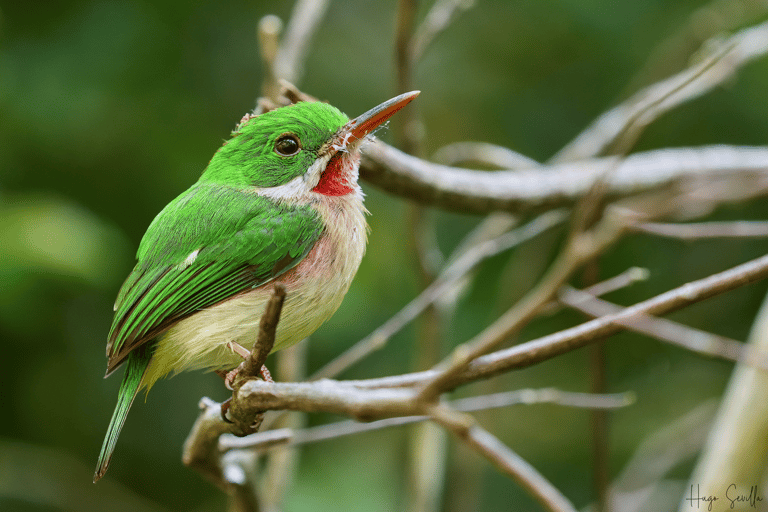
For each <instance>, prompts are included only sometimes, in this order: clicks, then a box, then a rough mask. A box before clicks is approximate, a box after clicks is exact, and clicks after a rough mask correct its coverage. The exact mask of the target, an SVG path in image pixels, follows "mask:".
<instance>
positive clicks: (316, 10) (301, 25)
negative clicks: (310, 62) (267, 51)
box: [275, 0, 329, 83]
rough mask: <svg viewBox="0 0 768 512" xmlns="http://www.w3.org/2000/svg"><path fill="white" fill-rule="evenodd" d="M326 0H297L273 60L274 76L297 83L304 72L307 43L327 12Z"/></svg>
mask: <svg viewBox="0 0 768 512" xmlns="http://www.w3.org/2000/svg"><path fill="white" fill-rule="evenodd" d="M328 4H329V2H328V0H298V1H297V2H296V4H295V5H294V6H293V11H292V12H291V18H290V20H289V21H288V26H287V27H286V30H285V36H284V37H283V41H282V44H281V45H280V48H279V49H278V51H277V56H276V58H275V76H276V77H277V78H278V79H284V80H288V81H289V82H293V83H297V82H299V81H300V80H301V76H302V74H303V72H304V70H303V66H304V62H305V61H306V58H307V51H308V49H309V46H310V45H309V43H310V41H311V40H312V36H314V34H315V31H317V27H318V26H319V25H320V22H321V21H322V20H323V16H325V12H326V11H327V10H328Z"/></svg>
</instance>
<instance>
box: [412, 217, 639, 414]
mask: <svg viewBox="0 0 768 512" xmlns="http://www.w3.org/2000/svg"><path fill="white" fill-rule="evenodd" d="M626 222H627V220H626V219H625V218H624V216H623V215H622V214H621V213H619V212H618V211H617V210H611V211H609V212H607V214H606V215H605V216H604V217H603V219H602V220H601V221H600V222H599V223H598V224H597V225H596V226H595V227H594V228H593V229H592V230H591V231H590V232H585V233H574V234H573V236H571V237H570V239H569V240H568V243H567V245H566V247H565V248H564V249H563V251H562V252H561V253H560V255H559V256H558V257H557V259H556V260H555V261H554V263H553V264H552V266H551V267H550V268H549V270H548V271H547V273H546V274H545V275H544V276H543V277H542V279H541V281H539V283H538V284H537V285H536V286H535V287H534V288H533V289H532V290H531V291H530V292H528V294H526V295H525V296H524V297H523V298H522V299H521V300H520V301H519V302H518V303H517V304H515V305H514V306H513V307H512V308H511V309H509V310H508V311H507V312H506V313H504V315H502V316H501V317H500V318H499V319H498V320H496V321H495V322H494V323H493V324H491V325H490V326H489V327H487V328H486V329H485V330H484V331H483V332H481V333H480V334H479V335H477V336H475V338H473V339H472V340H470V341H468V342H466V343H464V344H462V345H460V346H458V347H457V348H456V349H455V350H454V351H453V353H452V354H451V355H450V356H449V357H448V358H446V359H445V360H444V361H443V362H442V363H441V364H440V366H439V367H438V371H439V375H438V376H437V377H435V378H434V379H432V381H431V382H429V383H428V384H427V385H425V386H424V387H422V389H421V390H420V391H419V399H420V400H423V401H424V402H432V401H434V400H436V398H437V397H438V396H439V395H440V394H441V393H442V392H443V391H444V388H445V385H446V384H447V383H449V382H450V381H451V380H453V379H454V377H455V376H456V375H458V374H460V373H462V372H463V371H464V370H465V369H466V368H467V367H468V365H469V364H470V363H471V362H472V361H473V360H474V359H476V358H478V357H479V356H481V355H483V354H486V353H488V352H490V351H491V350H493V349H494V348H495V347H497V346H498V345H500V344H501V343H502V342H504V340H506V339H507V338H509V336H511V335H512V334H513V333H515V332H517V331H518V330H519V329H520V328H521V327H522V326H523V325H525V324H526V323H527V322H528V321H529V320H530V319H532V318H533V317H534V316H535V315H536V314H537V313H538V312H539V310H540V309H541V308H542V307H543V306H544V305H545V304H547V303H548V302H549V301H550V300H552V298H553V297H554V296H555V294H556V293H557V290H558V289H559V288H560V286H562V284H563V283H565V281H566V280H567V279H568V278H569V277H570V276H571V275H572V274H573V272H574V271H575V270H576V269H577V268H579V267H580V266H581V265H582V264H584V263H585V262H587V261H589V260H591V259H592V258H593V257H594V256H595V255H596V254H600V253H601V252H602V251H603V250H604V249H605V248H606V247H608V246H609V245H611V244H612V243H614V242H615V241H616V240H618V238H619V237H620V236H621V234H622V233H623V231H624V229H625V226H626Z"/></svg>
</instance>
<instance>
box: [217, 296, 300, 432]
mask: <svg viewBox="0 0 768 512" xmlns="http://www.w3.org/2000/svg"><path fill="white" fill-rule="evenodd" d="M285 295H286V291H285V285H283V284H282V283H275V284H274V285H273V292H272V296H271V297H270V298H269V302H267V305H266V307H265V308H264V313H263V314H262V315H261V320H260V321H259V335H258V337H257V338H256V343H254V345H253V348H252V349H251V353H250V354H249V356H248V358H247V359H246V360H245V361H244V363H243V366H242V367H241V368H240V370H239V371H238V373H237V377H236V380H235V383H234V385H233V386H232V388H233V391H232V400H231V405H230V407H229V411H228V412H227V417H228V418H229V419H231V421H232V423H234V427H235V428H236V429H237V433H238V434H242V435H247V434H251V433H253V432H256V431H258V429H259V427H260V426H261V422H262V421H263V420H264V415H263V414H262V413H261V412H260V411H254V410H253V409H249V408H247V407H246V408H243V407H241V404H240V401H239V400H238V389H239V388H240V386H242V385H243V383H244V382H247V381H248V380H249V379H255V378H257V376H259V375H261V374H262V369H263V367H264V362H265V361H266V360H267V356H268V355H269V353H270V352H272V347H273V346H274V345H275V334H276V332H277V324H278V322H279V321H280V313H281V312H282V310H283V302H284V301H285Z"/></svg>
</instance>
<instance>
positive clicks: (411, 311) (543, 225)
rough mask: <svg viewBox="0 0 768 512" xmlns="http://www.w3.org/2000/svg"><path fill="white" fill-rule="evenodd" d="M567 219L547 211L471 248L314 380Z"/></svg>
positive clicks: (374, 345) (377, 343)
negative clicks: (484, 266)
mask: <svg viewBox="0 0 768 512" xmlns="http://www.w3.org/2000/svg"><path fill="white" fill-rule="evenodd" d="M565 218H566V215H565V212H564V211H562V210H555V211H552V212H549V213H545V214H543V215H541V216H539V217H538V218H536V219H534V220H533V221H531V222H530V223H529V224H526V225H525V226H522V227H520V228H518V229H516V230H514V231H510V232H508V233H505V234H503V235H501V236H499V237H496V238H494V239H492V240H488V241H485V242H483V243H481V244H479V245H476V246H474V247H472V248H471V249H468V250H467V251H466V252H465V253H464V254H462V256H460V257H459V258H457V259H456V260H455V261H454V262H453V263H452V264H451V265H449V266H448V267H446V268H445V269H443V271H442V272H441V273H440V275H439V276H438V277H437V279H435V280H434V281H433V282H432V284H430V285H429V286H428V287H427V288H426V289H425V290H424V291H423V292H421V293H420V294H419V295H418V296H417V297H416V298H415V299H413V300H411V302H409V303H408V304H407V305H406V306H405V307H404V308H403V309H401V310H400V311H398V312H397V313H396V314H395V315H394V316H393V317H392V318H390V319H389V320H387V321H386V322H385V323H384V324H383V325H382V326H381V327H379V328H378V329H376V330H375V331H373V332H372V333H371V334H369V335H368V336H366V337H365V338H363V339H362V340H360V341H359V342H357V343H356V344H355V345H353V346H352V347H351V348H349V349H348V350H346V351H345V352H344V353H342V354H341V355H339V356H338V357H337V358H336V359H334V360H333V361H331V362H330V363H328V364H327V365H325V366H324V367H322V368H321V369H320V370H318V371H317V372H316V373H315V374H313V375H312V376H311V377H310V379H311V380H317V379H323V378H331V377H334V376H336V375H338V374H340V373H341V372H342V371H344V370H345V369H347V368H349V367H350V366H352V365H354V364H355V363H357V362H358V361H360V360H361V359H363V358H364V357H366V356H368V355H369V354H371V353H372V352H374V351H376V350H379V349H381V348H382V347H384V345H386V343H387V341H389V339H390V338H391V337H392V336H393V335H394V334H395V333H397V332H399V331H400V330H401V329H402V328H403V327H405V326H406V325H407V324H408V323H409V322H411V321H412V320H413V319H414V318H416V317H417V316H418V315H419V314H420V313H421V312H422V311H424V310H425V309H426V308H427V306H429V305H430V304H433V303H434V302H435V301H436V300H438V299H440V297H442V296H443V295H444V294H445V293H447V292H448V291H449V289H450V288H451V287H453V286H455V284H456V282H457V281H458V280H460V279H461V278H462V277H463V276H465V275H466V274H467V273H468V272H470V271H471V270H472V269H473V268H474V267H476V266H477V265H478V264H479V263H480V262H482V261H483V260H485V259H487V258H490V257H491V256H494V255H496V254H499V253H501V252H503V251H506V250H509V249H511V248H512V247H515V246H517V245H519V244H521V243H523V242H525V241H526V240H530V239H531V238H534V237H536V236H538V235H539V234H541V233H543V232H544V231H546V230H548V229H551V228H552V227H554V226H556V225H558V224H560V223H562V222H563V221H564V220H565Z"/></svg>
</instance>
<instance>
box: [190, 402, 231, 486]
mask: <svg viewBox="0 0 768 512" xmlns="http://www.w3.org/2000/svg"><path fill="white" fill-rule="evenodd" d="M198 405H199V407H200V411H201V412H200V415H199V416H198V417H197V420H195V424H194V425H193V426H192V430H191V431H190V433H189V436H187V439H186V441H184V450H183V452H182V456H181V460H182V462H183V463H184V465H185V466H188V467H190V468H192V469H195V470H196V471H198V472H199V473H201V474H202V475H203V476H204V477H205V478H207V479H208V480H210V481H211V482H213V483H214V484H216V485H217V486H218V487H219V488H220V489H222V490H223V491H228V490H229V486H228V482H227V480H226V479H225V477H224V475H223V474H222V467H221V460H220V459H219V454H218V451H217V450H216V446H217V443H218V440H219V436H221V434H223V433H225V432H228V431H229V425H227V424H226V423H224V422H223V421H222V420H221V404H219V403H216V402H214V401H213V400H211V399H210V398H206V397H203V398H201V399H200V403H199V404H198Z"/></svg>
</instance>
